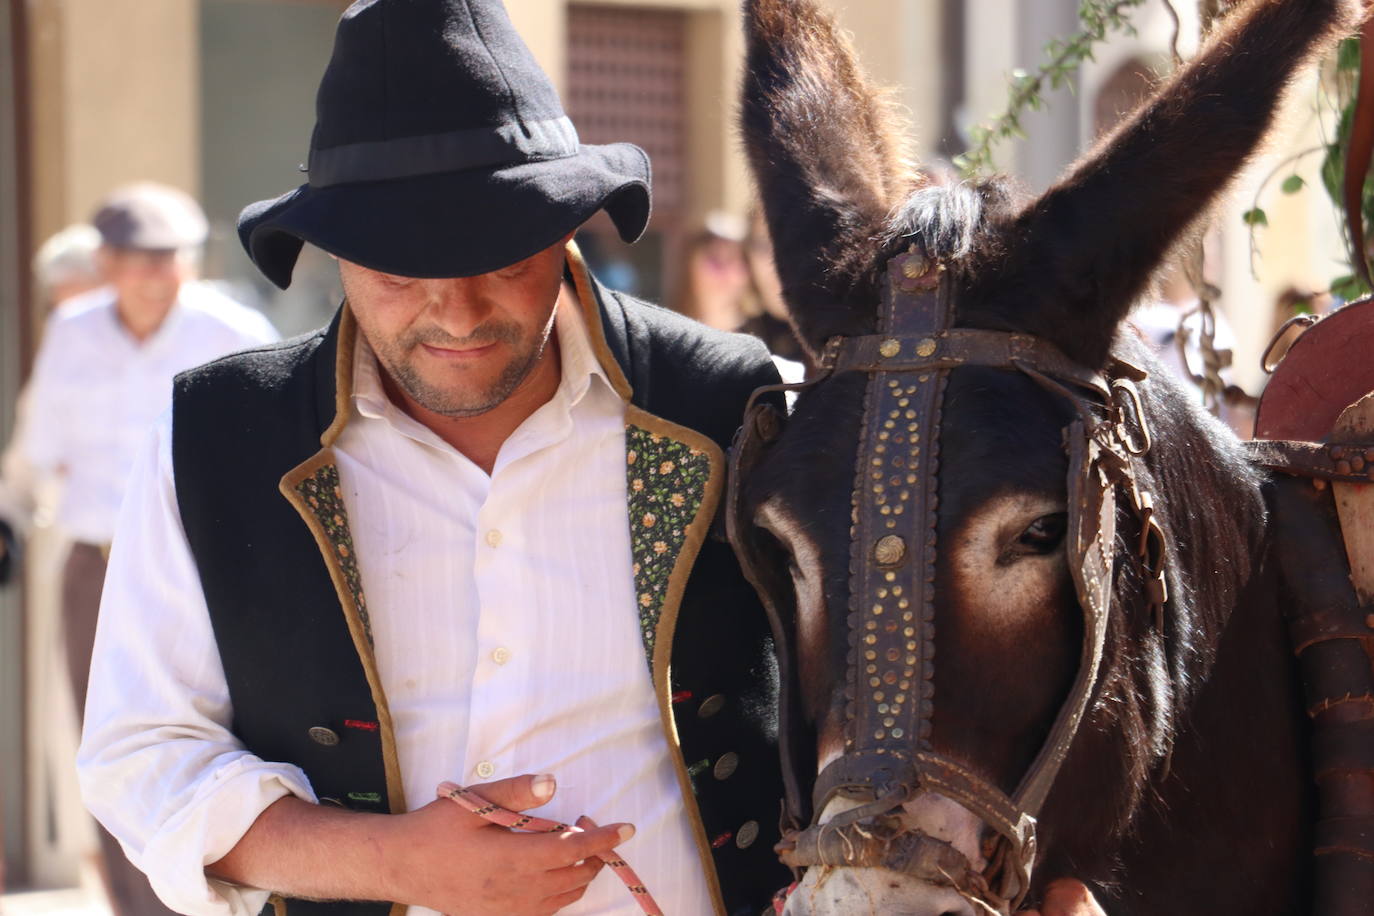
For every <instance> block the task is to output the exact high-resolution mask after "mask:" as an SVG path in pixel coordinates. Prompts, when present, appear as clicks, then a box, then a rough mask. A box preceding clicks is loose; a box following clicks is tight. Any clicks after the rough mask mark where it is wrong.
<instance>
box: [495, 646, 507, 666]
mask: <svg viewBox="0 0 1374 916" xmlns="http://www.w3.org/2000/svg"><path fill="white" fill-rule="evenodd" d="M491 660H492V661H494V662H496V664H498V665H504V664H505V663H506V662H508V661H510V649H507V648H506V647H505V646H502V647H501V648H499V649H496V650H495V651H493V652H492V653H491Z"/></svg>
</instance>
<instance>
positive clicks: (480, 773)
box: [475, 760, 496, 779]
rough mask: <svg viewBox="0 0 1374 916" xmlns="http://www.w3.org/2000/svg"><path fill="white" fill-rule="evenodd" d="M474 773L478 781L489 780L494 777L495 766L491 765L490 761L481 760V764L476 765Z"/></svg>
mask: <svg viewBox="0 0 1374 916" xmlns="http://www.w3.org/2000/svg"><path fill="white" fill-rule="evenodd" d="M475 772H476V773H477V778H478V779H491V778H492V777H493V776H495V775H496V764H494V763H492V762H491V761H490V760H483V761H482V762H481V763H479V764H477V769H476V770H475Z"/></svg>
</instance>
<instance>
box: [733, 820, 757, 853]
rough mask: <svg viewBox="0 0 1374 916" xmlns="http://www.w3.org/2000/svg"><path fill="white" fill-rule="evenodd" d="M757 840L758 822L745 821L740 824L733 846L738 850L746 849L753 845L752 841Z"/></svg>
mask: <svg viewBox="0 0 1374 916" xmlns="http://www.w3.org/2000/svg"><path fill="white" fill-rule="evenodd" d="M758 838H759V822H758V821H745V822H744V823H743V824H740V828H739V831H738V832H737V833H736V834H735V845H736V846H738V847H739V848H740V849H748V848H749V847H750V846H753V845H754V841H755V840H757V839H758Z"/></svg>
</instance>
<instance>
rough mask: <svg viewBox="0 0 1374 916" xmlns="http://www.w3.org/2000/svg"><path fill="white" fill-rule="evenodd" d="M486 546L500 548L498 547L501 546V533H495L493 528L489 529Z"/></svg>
mask: <svg viewBox="0 0 1374 916" xmlns="http://www.w3.org/2000/svg"><path fill="white" fill-rule="evenodd" d="M487 546H488V547H500V546H501V532H499V531H497V530H496V529H495V528H493V529H491V530H490V531H488V532H487Z"/></svg>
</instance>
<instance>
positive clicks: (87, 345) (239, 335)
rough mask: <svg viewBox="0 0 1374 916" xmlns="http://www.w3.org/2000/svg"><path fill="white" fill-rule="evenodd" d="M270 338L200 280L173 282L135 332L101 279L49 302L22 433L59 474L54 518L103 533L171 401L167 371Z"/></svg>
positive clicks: (79, 536)
mask: <svg viewBox="0 0 1374 916" xmlns="http://www.w3.org/2000/svg"><path fill="white" fill-rule="evenodd" d="M276 339H277V332H276V331H275V330H274V329H273V327H272V325H271V323H270V322H268V320H267V319H266V318H264V317H263V315H262V314H261V313H260V312H257V311H255V310H253V309H250V308H247V307H246V306H242V305H239V304H238V303H237V302H234V301H233V300H232V299H229V298H228V297H226V296H224V295H223V294H221V293H218V292H216V291H214V290H213V289H212V288H211V287H209V286H206V285H204V284H201V283H185V284H182V287H181V292H180V294H179V295H178V298H177V302H176V305H174V306H173V307H172V310H171V311H170V312H169V313H168V314H167V317H166V318H165V319H164V320H163V322H162V324H161V325H160V326H159V327H158V329H157V330H156V331H155V332H153V334H152V336H150V337H149V338H148V339H146V340H144V341H142V342H140V341H138V340H137V339H135V338H134V336H133V335H132V334H130V333H129V332H128V330H127V329H126V328H125V327H124V325H123V324H122V323H121V322H120V320H119V317H118V315H117V313H116V311H115V293H114V290H113V289H111V288H109V287H105V288H103V289H97V290H93V291H91V292H89V293H84V294H82V295H80V296H77V297H75V298H72V299H69V300H67V301H66V302H64V303H63V304H62V305H61V306H60V307H58V309H57V310H56V311H55V312H54V313H53V315H52V317H51V318H49V319H48V326H47V330H46V332H45V333H44V335H43V344H42V346H41V347H39V350H38V357H37V359H36V361H35V363H34V367H33V376H32V378H31V380H30V383H29V391H30V395H29V399H30V400H29V405H28V424H27V428H26V430H25V436H24V439H23V447H24V449H25V451H26V453H27V455H26V457H27V458H28V461H29V462H30V463H31V464H32V466H33V467H34V469H35V470H36V471H38V472H40V473H44V474H51V473H57V474H60V475H61V476H62V478H63V490H62V496H61V500H60V501H59V503H58V508H57V519H56V521H57V524H58V525H59V526H60V527H62V528H63V529H64V530H65V531H66V533H67V534H69V535H70V536H71V537H73V538H74V539H76V540H78V541H87V542H90V543H93V544H103V543H108V542H109V540H110V539H111V537H112V536H113V535H114V529H115V519H116V518H117V516H118V514H119V504H120V500H121V499H122V498H123V495H124V482H125V480H126V479H127V478H128V476H129V471H130V469H132V467H133V464H134V458H135V456H136V455H137V454H138V451H139V449H140V448H141V447H142V445H143V443H144V442H145V441H146V440H147V437H148V432H149V430H151V429H152V426H153V422H154V421H155V420H156V419H157V417H158V415H159V414H161V413H162V412H163V411H164V410H166V409H167V407H168V406H169V405H170V404H171V403H172V379H173V377H174V376H175V375H176V374H177V373H179V372H182V371H184V370H186V369H190V368H192V367H193V366H198V365H200V364H201V363H204V362H208V361H209V360H212V359H215V358H216V357H219V356H223V355H224V354H226V353H231V352H233V351H235V350H242V349H245V348H248V347H254V346H257V345H259V344H264V343H269V342H271V341H274V340H276Z"/></svg>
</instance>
